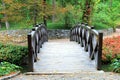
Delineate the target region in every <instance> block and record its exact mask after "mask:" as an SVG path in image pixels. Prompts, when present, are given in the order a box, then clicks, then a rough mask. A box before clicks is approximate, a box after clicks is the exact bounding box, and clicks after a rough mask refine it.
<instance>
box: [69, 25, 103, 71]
mask: <svg viewBox="0 0 120 80" xmlns="http://www.w3.org/2000/svg"><path fill="white" fill-rule="evenodd" d="M70 41H76V42H78V43H80V45H81V47H84V50H85V51H86V52H87V51H88V53H89V57H90V59H91V60H93V59H95V65H96V68H97V69H98V70H99V69H101V59H102V42H103V33H101V32H98V31H97V30H95V29H93V27H90V26H87V24H83V23H82V24H77V25H75V26H74V27H73V28H72V29H71V31H70Z"/></svg>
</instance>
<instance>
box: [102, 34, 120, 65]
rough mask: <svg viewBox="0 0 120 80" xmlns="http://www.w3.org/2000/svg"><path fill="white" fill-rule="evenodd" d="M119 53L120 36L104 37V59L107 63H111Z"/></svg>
mask: <svg viewBox="0 0 120 80" xmlns="http://www.w3.org/2000/svg"><path fill="white" fill-rule="evenodd" d="M119 55H120V36H117V37H113V38H106V39H104V41H103V55H102V61H103V62H105V63H111V62H112V59H115V58H118V56H119Z"/></svg>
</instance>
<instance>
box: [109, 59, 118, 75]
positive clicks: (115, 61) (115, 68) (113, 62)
mask: <svg viewBox="0 0 120 80" xmlns="http://www.w3.org/2000/svg"><path fill="white" fill-rule="evenodd" d="M111 66H112V67H113V72H117V73H120V58H117V59H114V60H113V61H112V64H111Z"/></svg>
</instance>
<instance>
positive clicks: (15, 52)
mask: <svg viewBox="0 0 120 80" xmlns="http://www.w3.org/2000/svg"><path fill="white" fill-rule="evenodd" d="M27 53H28V48H27V47H25V46H16V45H10V44H7V45H5V44H2V43H0V62H2V61H7V62H10V63H14V64H17V65H21V64H22V63H23V61H24V59H25V58H27Z"/></svg>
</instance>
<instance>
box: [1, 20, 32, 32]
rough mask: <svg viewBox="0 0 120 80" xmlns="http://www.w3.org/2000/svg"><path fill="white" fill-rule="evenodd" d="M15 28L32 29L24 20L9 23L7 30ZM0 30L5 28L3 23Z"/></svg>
mask: <svg viewBox="0 0 120 80" xmlns="http://www.w3.org/2000/svg"><path fill="white" fill-rule="evenodd" d="M17 29H32V25H29V24H27V23H24V22H19V23H10V28H9V29H8V30H17ZM0 30H6V27H5V25H4V24H3V25H2V28H1V29H0Z"/></svg>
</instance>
